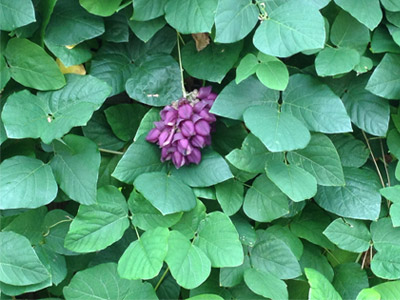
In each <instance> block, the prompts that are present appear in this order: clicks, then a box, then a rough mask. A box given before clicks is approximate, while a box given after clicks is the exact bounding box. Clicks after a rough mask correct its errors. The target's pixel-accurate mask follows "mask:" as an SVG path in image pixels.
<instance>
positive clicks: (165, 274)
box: [154, 267, 169, 291]
mask: <svg viewBox="0 0 400 300" xmlns="http://www.w3.org/2000/svg"><path fill="white" fill-rule="evenodd" d="M168 271H169V267H167V269H166V270H165V272H164V273H163V274H162V276H161V278H160V280H159V281H158V282H157V284H156V287H155V288H154V291H157V289H158V288H159V287H160V285H161V283H162V282H163V280H164V278H165V276H167V273H168Z"/></svg>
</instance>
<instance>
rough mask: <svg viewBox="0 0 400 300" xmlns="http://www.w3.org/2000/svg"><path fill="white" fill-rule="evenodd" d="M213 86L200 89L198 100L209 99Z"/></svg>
mask: <svg viewBox="0 0 400 300" xmlns="http://www.w3.org/2000/svg"><path fill="white" fill-rule="evenodd" d="M211 89H212V87H211V86H203V87H201V88H200V89H199V93H198V95H197V98H199V99H205V98H207V96H208V95H210V93H211Z"/></svg>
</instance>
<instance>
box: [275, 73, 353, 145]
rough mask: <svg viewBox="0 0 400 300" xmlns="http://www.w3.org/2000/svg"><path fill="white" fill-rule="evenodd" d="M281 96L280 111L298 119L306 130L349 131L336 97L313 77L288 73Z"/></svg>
mask: <svg viewBox="0 0 400 300" xmlns="http://www.w3.org/2000/svg"><path fill="white" fill-rule="evenodd" d="M282 97H283V104H282V112H285V113H289V114H291V115H292V116H294V117H295V118H297V119H298V120H300V121H302V123H303V124H304V125H305V126H306V127H307V128H308V129H309V130H312V131H318V132H323V133H338V132H349V131H352V128H351V122H350V118H349V116H348V115H347V113H346V109H345V108H344V105H343V103H342V101H341V100H340V98H339V97H338V96H337V95H335V94H334V93H333V92H332V90H331V89H330V88H329V87H328V86H327V85H325V84H322V83H321V82H320V81H319V80H318V79H316V78H313V77H311V76H309V75H303V74H295V75H293V76H290V79H289V85H288V87H287V88H286V90H285V91H284V92H283V95H282ZM303 148H304V147H303Z"/></svg>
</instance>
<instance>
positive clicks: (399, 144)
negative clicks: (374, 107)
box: [387, 128, 400, 159]
mask: <svg viewBox="0 0 400 300" xmlns="http://www.w3.org/2000/svg"><path fill="white" fill-rule="evenodd" d="M387 145H388V147H389V151H390V153H392V154H393V155H394V156H396V157H397V158H399V159H400V133H399V132H398V131H397V130H396V129H394V128H393V129H392V130H390V131H389V134H388V135H387Z"/></svg>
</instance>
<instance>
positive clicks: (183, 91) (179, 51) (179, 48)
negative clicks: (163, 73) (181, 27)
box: [176, 31, 186, 98]
mask: <svg viewBox="0 0 400 300" xmlns="http://www.w3.org/2000/svg"><path fill="white" fill-rule="evenodd" d="M176 41H177V47H178V60H179V69H180V72H181V85H182V95H183V98H186V90H185V81H184V79H183V68H182V58H181V47H180V43H179V32H178V31H177V32H176Z"/></svg>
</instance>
